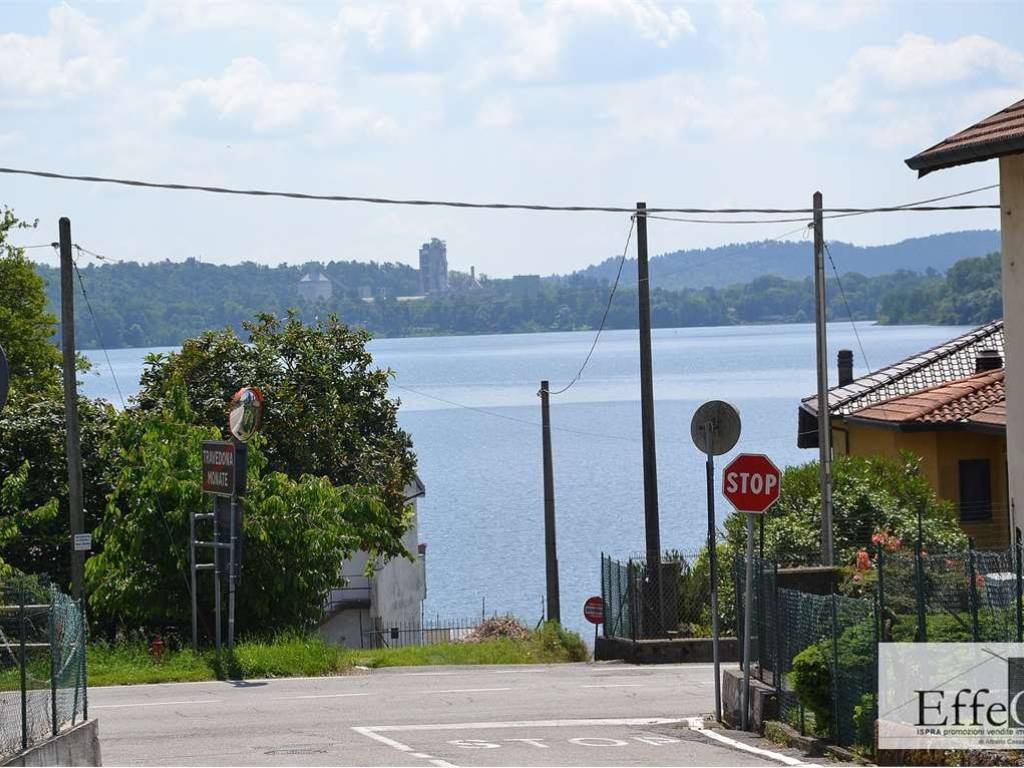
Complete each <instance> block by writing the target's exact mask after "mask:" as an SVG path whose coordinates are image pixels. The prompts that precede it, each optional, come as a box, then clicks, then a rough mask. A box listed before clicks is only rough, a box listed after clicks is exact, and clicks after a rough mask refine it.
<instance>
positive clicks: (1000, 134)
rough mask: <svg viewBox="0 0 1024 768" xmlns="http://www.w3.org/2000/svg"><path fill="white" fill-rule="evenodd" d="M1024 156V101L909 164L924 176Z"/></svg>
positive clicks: (1012, 105)
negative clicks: (1014, 155) (996, 158)
mask: <svg viewBox="0 0 1024 768" xmlns="http://www.w3.org/2000/svg"><path fill="white" fill-rule="evenodd" d="M1018 152H1024V99H1022V100H1021V101H1018V102H1017V103H1016V104H1011V105H1010V106H1008V107H1007V108H1006V109H1002V110H1000V111H999V112H996V113H995V114H994V115H991V116H990V117H986V118H985V119H984V120H982V121H981V122H979V123H975V124H974V125H972V126H971V127H970V128H965V129H964V130H962V131H960V132H959V133H955V134H953V135H952V136H950V137H949V138H948V139H944V140H942V141H940V142H939V143H938V144H936V145H935V146H934V147H929V148H928V149H926V150H924V151H923V152H919V153H918V154H916V155H914V156H913V157H911V158H910V159H908V160H907V161H906V163H907V165H909V166H910V167H911V168H913V169H914V170H915V171H917V172H918V173H919V174H920V175H921V176H924V175H925V174H926V173H930V172H931V171H937V170H938V169H940V168H950V167H952V166H955V165H965V164H967V163H976V162H979V161H982V160H991V159H992V158H995V157H1001V156H1002V155H1010V154H1015V153H1018Z"/></svg>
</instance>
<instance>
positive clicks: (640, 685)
mask: <svg viewBox="0 0 1024 768" xmlns="http://www.w3.org/2000/svg"><path fill="white" fill-rule="evenodd" d="M580 687H582V688H643V687H644V686H643V683H602V684H601V685H584V686H580Z"/></svg>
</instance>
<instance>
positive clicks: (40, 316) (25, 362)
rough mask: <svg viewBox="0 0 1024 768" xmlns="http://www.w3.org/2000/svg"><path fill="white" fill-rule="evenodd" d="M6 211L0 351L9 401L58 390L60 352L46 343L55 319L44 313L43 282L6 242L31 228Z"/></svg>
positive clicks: (0, 262) (1, 218)
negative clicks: (3, 355)
mask: <svg viewBox="0 0 1024 768" xmlns="http://www.w3.org/2000/svg"><path fill="white" fill-rule="evenodd" d="M34 227H35V224H34V223H29V222H25V221H22V220H21V219H19V218H18V217H17V216H15V215H14V212H13V211H12V210H11V209H10V208H8V207H7V206H3V207H2V209H0V346H2V347H3V348H4V350H5V351H6V352H7V359H8V362H9V363H10V368H11V397H12V398H14V397H16V396H17V395H18V394H19V393H24V394H25V395H27V396H39V395H42V394H45V393H46V392H49V391H52V390H53V389H54V388H56V387H59V386H60V365H61V356H60V352H59V351H58V350H57V348H56V347H55V346H53V344H52V343H51V342H50V338H51V337H52V336H53V334H54V331H55V330H56V327H57V319H56V318H55V317H54V316H53V315H52V314H50V313H49V312H47V310H46V292H45V287H44V283H43V279H42V278H41V277H39V275H38V274H36V271H35V267H34V266H33V265H32V263H31V262H29V261H28V260H27V259H26V258H25V252H24V250H22V249H21V248H16V247H15V246H13V245H11V244H10V243H9V242H8V237H10V234H11V233H12V232H14V231H16V230H19V229H32V228H34Z"/></svg>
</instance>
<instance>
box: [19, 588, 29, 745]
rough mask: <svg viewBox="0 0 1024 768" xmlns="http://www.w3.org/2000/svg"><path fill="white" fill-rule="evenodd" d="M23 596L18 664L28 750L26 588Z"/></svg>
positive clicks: (24, 741) (23, 739) (24, 742)
mask: <svg viewBox="0 0 1024 768" xmlns="http://www.w3.org/2000/svg"><path fill="white" fill-rule="evenodd" d="M18 591H19V594H20V595H21V601H20V602H21V606H20V608H21V610H20V611H19V618H20V621H19V622H18V624H19V627H18V662H19V666H20V667H21V748H22V749H23V750H25V749H28V659H27V658H26V657H25V633H26V632H27V631H28V616H27V615H26V613H25V588H24V587H22V588H21V589H20V590H18Z"/></svg>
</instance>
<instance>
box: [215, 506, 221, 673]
mask: <svg viewBox="0 0 1024 768" xmlns="http://www.w3.org/2000/svg"><path fill="white" fill-rule="evenodd" d="M218 518H219V515H218V514H217V500H216V499H215V500H214V511H213V540H214V542H215V543H220V540H221V537H220V521H219V519H218ZM222 561H223V558H221V555H220V550H219V549H217V548H216V547H214V550H213V613H214V623H215V624H216V627H215V629H214V632H213V637H214V640H213V642H214V645H215V646H216V647H217V656H218V657H219V656H220V628H221V617H220V564H221V562H222Z"/></svg>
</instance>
